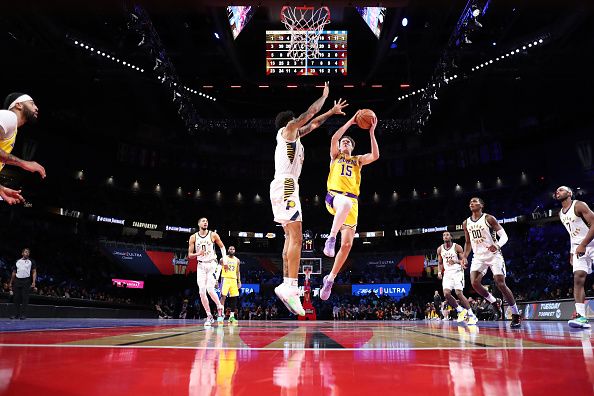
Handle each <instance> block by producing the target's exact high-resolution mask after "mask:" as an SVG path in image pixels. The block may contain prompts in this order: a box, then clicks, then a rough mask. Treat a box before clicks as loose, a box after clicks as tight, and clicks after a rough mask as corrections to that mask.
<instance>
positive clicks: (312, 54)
mask: <svg viewBox="0 0 594 396" xmlns="http://www.w3.org/2000/svg"><path fill="white" fill-rule="evenodd" d="M281 20H282V22H283V23H284V24H285V27H286V28H287V30H288V31H290V32H291V41H290V47H289V56H290V57H291V58H293V60H295V61H297V60H300V59H306V58H307V59H317V58H319V57H320V55H321V53H320V48H319V45H318V42H319V40H320V36H321V35H322V31H323V30H324V26H326V25H327V24H328V23H330V9H329V8H328V7H321V8H314V7H290V6H284V7H283V8H282V9H281Z"/></svg>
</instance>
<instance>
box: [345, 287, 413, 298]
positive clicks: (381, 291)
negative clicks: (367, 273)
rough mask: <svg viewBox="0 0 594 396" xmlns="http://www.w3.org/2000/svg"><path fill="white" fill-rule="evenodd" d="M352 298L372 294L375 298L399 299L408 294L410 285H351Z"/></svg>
mask: <svg viewBox="0 0 594 396" xmlns="http://www.w3.org/2000/svg"><path fill="white" fill-rule="evenodd" d="M351 287H352V294H353V296H364V295H367V294H371V293H374V294H375V295H377V296H383V295H387V296H390V297H394V298H397V299H400V298H402V297H404V296H407V295H408V294H409V293H410V288H411V284H410V283H372V284H363V285H352V286H351Z"/></svg>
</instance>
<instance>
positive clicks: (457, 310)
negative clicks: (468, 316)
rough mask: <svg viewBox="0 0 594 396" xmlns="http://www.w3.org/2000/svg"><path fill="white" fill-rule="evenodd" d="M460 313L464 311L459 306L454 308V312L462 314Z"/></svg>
mask: <svg viewBox="0 0 594 396" xmlns="http://www.w3.org/2000/svg"><path fill="white" fill-rule="evenodd" d="M462 311H464V308H462V307H461V306H459V305H458V306H457V307H456V312H458V313H460V312H462Z"/></svg>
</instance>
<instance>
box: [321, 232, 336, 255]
mask: <svg viewBox="0 0 594 396" xmlns="http://www.w3.org/2000/svg"><path fill="white" fill-rule="evenodd" d="M335 245H336V237H329V238H328V239H326V244H325V245H324V254H325V255H326V256H328V257H334V255H335V252H334V246H335Z"/></svg>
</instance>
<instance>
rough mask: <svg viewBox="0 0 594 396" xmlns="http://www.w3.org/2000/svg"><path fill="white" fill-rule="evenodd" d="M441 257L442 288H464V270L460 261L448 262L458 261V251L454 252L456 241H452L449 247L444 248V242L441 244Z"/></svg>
mask: <svg viewBox="0 0 594 396" xmlns="http://www.w3.org/2000/svg"><path fill="white" fill-rule="evenodd" d="M440 255H441V259H442V261H443V268H444V271H443V279H442V286H443V289H444V290H445V289H448V290H464V270H463V269H462V265H460V263H456V262H454V263H453V264H450V260H454V261H458V253H456V243H453V244H452V246H450V248H449V249H446V247H445V244H443V245H441V253H440Z"/></svg>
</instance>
